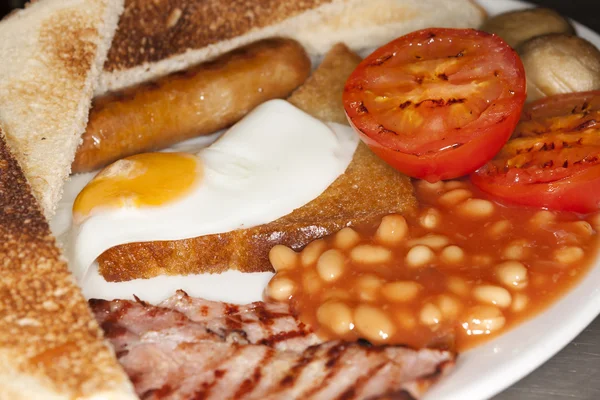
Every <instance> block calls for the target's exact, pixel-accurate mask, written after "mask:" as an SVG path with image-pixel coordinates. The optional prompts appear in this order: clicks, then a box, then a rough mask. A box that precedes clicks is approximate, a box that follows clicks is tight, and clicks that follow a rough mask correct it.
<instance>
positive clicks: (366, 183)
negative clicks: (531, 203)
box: [98, 45, 416, 281]
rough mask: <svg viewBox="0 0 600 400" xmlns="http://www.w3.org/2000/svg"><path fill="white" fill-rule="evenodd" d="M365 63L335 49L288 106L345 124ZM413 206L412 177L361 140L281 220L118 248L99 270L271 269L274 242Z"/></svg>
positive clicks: (293, 242) (108, 273) (127, 276)
mask: <svg viewBox="0 0 600 400" xmlns="http://www.w3.org/2000/svg"><path fill="white" fill-rule="evenodd" d="M359 61H360V58H359V57H358V56H357V55H356V54H354V53H352V52H351V51H350V50H348V49H347V48H346V47H345V46H344V45H338V46H335V47H334V48H333V49H332V50H331V51H330V52H329V53H328V55H327V56H326V57H325V59H324V61H323V63H322V64H321V66H320V67H319V68H318V69H317V70H316V71H315V72H314V74H313V75H312V76H311V77H310V78H309V79H308V80H307V82H306V83H305V84H304V85H303V86H301V87H300V88H299V89H297V91H296V92H295V93H293V94H292V96H291V97H290V99H289V101H290V102H291V103H293V104H295V105H296V106H297V107H299V108H301V109H303V110H304V111H306V112H308V113H310V114H312V115H314V116H316V117H319V118H323V119H325V120H332V121H337V122H345V121H346V119H345V115H344V110H343V107H342V100H341V97H342V91H343V87H344V83H345V81H346V78H347V77H348V76H349V75H350V73H351V72H352V71H353V70H354V68H355V67H356V66H357V65H358V63H359ZM415 209H416V199H415V197H414V195H413V188H412V185H411V183H410V180H409V179H408V178H407V177H406V176H404V175H402V174H400V173H398V172H397V171H395V170H394V169H392V168H391V167H389V166H388V165H387V164H386V163H384V162H383V161H382V160H381V159H379V158H378V157H377V156H375V155H374V154H373V153H372V152H371V151H370V150H369V149H368V148H367V146H365V145H364V144H362V143H360V144H359V145H358V147H357V150H356V152H355V154H354V158H353V160H352V162H351V163H350V165H349V166H348V168H347V170H346V172H345V173H344V174H343V175H341V176H340V177H339V178H338V179H337V180H336V181H334V182H333V183H332V184H331V186H329V188H327V189H326V190H325V192H323V193H322V194H321V195H320V196H319V197H317V198H316V199H314V200H313V201H311V202H310V203H308V204H306V205H304V206H303V207H300V208H298V209H296V210H294V211H293V212H292V213H290V214H288V215H286V216H284V217H282V218H280V219H278V220H276V221H273V222H271V223H268V224H264V225H260V226H256V227H253V228H249V229H243V230H238V231H232V232H228V233H224V234H219V235H208V236H202V237H198V238H193V239H185V240H176V241H160V242H146V243H131V244H125V245H121V246H117V247H113V248H112V249H109V250H108V251H106V252H104V253H103V254H102V255H101V256H100V257H99V258H98V262H99V272H100V274H101V275H102V276H104V278H105V279H106V280H108V281H125V280H131V279H135V278H150V277H153V276H157V275H160V274H169V275H187V274H197V273H205V272H210V273H219V272H223V271H226V270H228V269H236V270H240V271H243V272H258V271H270V270H271V265H270V263H269V260H268V253H269V250H270V249H271V248H272V247H273V246H274V245H276V244H285V245H288V246H290V247H292V248H294V249H300V248H302V247H303V246H305V245H306V244H308V243H309V242H310V241H312V240H315V239H317V238H320V237H323V236H325V235H328V234H331V233H334V232H336V231H338V230H340V229H341V228H343V227H345V226H350V225H360V224H363V223H369V222H372V221H374V220H376V219H377V218H378V217H381V216H382V215H385V214H390V213H409V212H413V211H414V210H415Z"/></svg>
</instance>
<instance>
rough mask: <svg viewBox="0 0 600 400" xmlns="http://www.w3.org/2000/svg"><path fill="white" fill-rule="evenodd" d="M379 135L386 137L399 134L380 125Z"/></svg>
mask: <svg viewBox="0 0 600 400" xmlns="http://www.w3.org/2000/svg"><path fill="white" fill-rule="evenodd" d="M378 133H379V134H380V135H385V134H388V133H391V134H394V135H396V136H398V133H396V132H394V131H392V130H390V129H387V128H386V127H385V126H383V125H379V131H378Z"/></svg>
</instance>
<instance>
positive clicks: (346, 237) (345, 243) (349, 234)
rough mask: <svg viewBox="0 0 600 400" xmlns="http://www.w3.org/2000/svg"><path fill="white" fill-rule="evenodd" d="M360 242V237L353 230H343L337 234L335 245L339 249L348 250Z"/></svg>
mask: <svg viewBox="0 0 600 400" xmlns="http://www.w3.org/2000/svg"><path fill="white" fill-rule="evenodd" d="M358 242H360V235H359V234H358V233H357V232H356V231H355V230H354V229H352V228H348V227H346V228H342V229H341V230H340V231H339V232H338V233H336V234H335V239H334V240H333V245H334V246H335V247H337V248H338V249H342V250H348V249H350V248H352V247H354V246H356V245H357V244H358Z"/></svg>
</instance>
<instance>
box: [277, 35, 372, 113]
mask: <svg viewBox="0 0 600 400" xmlns="http://www.w3.org/2000/svg"><path fill="white" fill-rule="evenodd" d="M360 61H361V58H360V57H359V56H358V55H356V54H355V53H353V52H352V51H350V50H349V49H348V47H346V46H345V45H344V44H342V43H338V44H336V45H335V46H333V47H332V48H331V50H330V51H329V53H327V56H326V57H325V58H324V59H323V62H322V63H321V65H320V66H319V68H318V69H317V70H315V72H314V73H313V74H312V75H311V76H310V77H309V78H308V79H307V80H306V82H305V83H304V85H302V86H300V87H299V88H298V89H296V91H295V92H294V93H292V95H291V96H290V98H289V99H288V101H289V102H290V103H292V104H293V105H295V106H296V107H298V108H300V109H302V110H304V111H306V112H307V113H309V114H310V115H312V116H314V117H317V118H319V119H320V120H322V121H333V122H337V123H340V124H347V123H348V121H347V119H346V114H345V113H344V107H343V105H342V92H343V91H344V84H345V83H346V79H345V78H347V77H348V75H350V73H351V72H352V71H353V70H354V68H356V66H357V65H358V64H359V63H360Z"/></svg>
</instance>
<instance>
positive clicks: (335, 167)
mask: <svg viewBox="0 0 600 400" xmlns="http://www.w3.org/2000/svg"><path fill="white" fill-rule="evenodd" d="M215 138H216V137H215ZM210 140H211V139H208V142H210ZM358 140H359V139H358V136H357V135H356V134H355V132H354V131H353V130H352V129H351V128H350V127H348V126H345V125H341V124H336V123H323V122H321V121H319V120H318V119H316V118H313V117H311V116H310V115H308V114H306V113H304V112H303V111H301V110H299V109H297V108H296V107H294V106H293V105H291V104H290V103H288V102H286V101H284V100H271V101H268V102H266V103H263V104H262V105H260V106H259V107H257V108H256V109H255V110H254V111H252V112H251V113H250V114H248V115H247V116H246V117H245V118H244V119H242V120H241V121H240V122H238V123H237V124H236V125H234V126H233V127H231V128H230V129H229V130H227V131H226V132H225V133H224V134H223V135H222V136H220V137H219V138H218V139H217V140H216V141H215V142H214V143H212V144H210V145H209V146H208V147H206V148H204V149H202V150H200V151H199V152H197V153H196V154H197V156H198V157H199V158H200V160H201V162H202V164H203V169H204V176H203V178H202V181H201V182H200V183H199V184H198V185H197V186H196V187H195V188H194V189H193V190H192V191H191V192H190V193H189V194H188V195H186V196H185V197H183V198H181V199H179V200H177V201H174V202H171V203H168V204H164V205H162V206H158V207H140V208H134V207H128V208H116V209H104V210H102V211H101V212H97V213H94V214H93V215H92V216H91V217H89V218H88V219H86V220H85V221H84V222H83V223H82V224H81V225H78V226H74V225H72V222H71V221H72V217H71V212H72V211H71V208H72V204H73V201H74V199H75V197H76V196H77V194H78V193H79V191H81V189H82V188H83V187H84V186H85V184H87V182H89V181H90V180H91V179H92V178H93V176H94V174H83V175H78V176H75V177H73V179H72V180H71V182H69V183H68V184H67V187H66V188H65V196H64V198H63V201H62V202H61V204H60V205H59V209H58V212H57V215H56V217H55V218H54V219H53V221H52V223H51V228H52V229H53V232H54V233H55V235H57V237H59V240H60V241H61V242H63V244H64V246H65V254H66V256H67V258H68V259H69V262H70V267H71V269H72V271H73V273H74V274H75V276H76V278H77V279H78V281H79V282H80V284H83V285H82V286H83V289H84V293H85V294H86V295H87V296H88V297H100V298H114V294H116V293H118V294H119V296H120V297H121V298H130V297H131V295H132V292H135V294H136V295H138V296H140V293H142V292H147V293H148V294H151V295H150V297H152V299H154V300H158V299H159V298H161V297H166V296H168V295H169V294H171V293H172V292H173V290H175V289H176V288H183V287H184V286H190V285H189V283H190V282H193V281H195V280H196V279H193V278H194V277H196V278H198V277H200V278H202V275H196V276H193V277H190V276H186V277H158V278H153V279H152V280H136V281H131V282H125V283H119V284H117V283H107V282H105V281H104V280H103V278H101V276H100V275H99V274H98V272H97V267H96V265H95V264H93V263H94V260H95V259H96V258H97V257H98V256H99V255H100V254H102V253H103V252H104V251H106V250H108V249H109V248H111V247H113V246H117V245H120V244H126V243H132V242H142V241H158V240H180V239H187V238H193V237H198V236H203V235H208V234H216V233H223V232H228V231H231V230H235V229H243V228H249V227H252V226H256V225H261V224H264V223H268V222H270V221H273V220H276V219H278V218H280V217H282V216H284V215H287V214H289V213H290V212H292V211H293V210H294V209H296V208H299V207H301V206H303V205H304V204H306V203H308V202H310V201H311V200H313V199H315V198H316V197H318V196H319V195H320V194H321V193H322V192H323V191H324V190H325V189H326V188H327V187H328V186H329V185H330V184H331V183H333V181H334V180H335V179H337V177H338V176H339V175H341V174H342V173H344V171H345V170H346V168H347V166H348V164H349V163H350V161H351V160H352V157H353V154H354V151H355V150H356V146H357V145H358ZM201 142H202V141H201ZM192 146H193V144H192ZM90 266H92V268H90ZM88 273H89V274H88ZM232 273H233V274H236V273H237V274H239V273H238V272H234V271H230V272H229V274H232ZM88 275H89V276H88ZM221 275H224V274H221ZM245 275H247V274H245ZM252 275H254V277H253V278H252V279H257V280H259V281H261V282H263V281H264V282H265V283H266V282H267V281H268V278H269V277H270V274H268V273H267V274H252ZM190 278H192V279H190ZM204 278H206V276H204ZM222 278H227V277H225V276H223V277H222ZM222 278H218V277H216V276H215V277H213V278H212V279H213V280H215V279H216V280H219V279H222ZM99 279H100V280H101V281H104V283H106V285H108V286H106V287H105V288H104V289H101V288H102V287H103V283H102V282H101V281H99ZM157 279H158V280H157ZM209 280H210V279H209ZM203 281H204V283H205V284H203V285H201V286H202V289H199V290H200V292H201V293H193V288H192V293H191V294H193V295H204V297H212V296H211V295H210V294H211V292H210V287H214V285H211V284H210V282H208V280H206V279H204V280H203ZM186 282H187V283H188V285H186ZM213 283H215V284H216V283H217V281H215V282H213ZM262 286H263V285H260V287H262ZM193 287H198V285H196V284H195V285H193ZM111 288H112V289H111ZM157 290H158V291H159V293H157V292H156V291H157ZM188 290H189V289H188ZM161 292H164V293H165V296H162V295H161ZM167 292H168V294H167ZM109 293H110V294H109ZM144 297H147V296H143V293H142V295H141V298H144ZM221 300H223V299H221Z"/></svg>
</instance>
